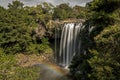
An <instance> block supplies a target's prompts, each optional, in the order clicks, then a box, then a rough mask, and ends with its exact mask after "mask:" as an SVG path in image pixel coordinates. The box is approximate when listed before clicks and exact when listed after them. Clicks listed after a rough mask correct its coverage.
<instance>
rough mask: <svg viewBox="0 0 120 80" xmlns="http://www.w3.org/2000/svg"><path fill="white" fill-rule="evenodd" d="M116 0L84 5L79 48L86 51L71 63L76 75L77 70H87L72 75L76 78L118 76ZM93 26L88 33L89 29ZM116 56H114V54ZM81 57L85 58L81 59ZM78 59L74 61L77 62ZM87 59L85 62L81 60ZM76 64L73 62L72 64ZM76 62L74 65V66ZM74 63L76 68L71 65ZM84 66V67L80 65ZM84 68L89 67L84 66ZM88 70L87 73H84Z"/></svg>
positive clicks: (108, 79)
mask: <svg viewBox="0 0 120 80" xmlns="http://www.w3.org/2000/svg"><path fill="white" fill-rule="evenodd" d="M119 3H120V1H119V0H93V1H92V2H90V3H88V4H87V8H88V9H89V10H88V12H89V13H88V15H89V18H88V20H87V21H86V22H85V25H86V26H85V28H84V30H82V34H81V33H80V34H81V39H82V45H83V46H82V47H83V49H84V50H86V51H87V52H86V55H87V58H85V56H86V55H84V53H81V54H80V57H78V59H77V58H76V59H75V60H74V59H73V63H72V65H71V66H70V70H71V71H72V70H75V69H77V70H76V71H75V72H73V71H72V73H73V75H74V76H75V75H76V74H77V72H81V73H83V72H86V73H85V74H84V75H82V74H78V75H77V76H75V78H76V79H77V80H81V79H83V80H117V79H120V77H119V70H118V68H120V65H119V64H120V63H119V61H118V58H120V57H119V50H118V48H119V45H120V43H119V27H118V26H119V24H120V20H119V10H120V6H119ZM91 26H92V27H93V29H92V31H91V32H90V33H88V32H89V28H90V27H91ZM91 43H93V44H91ZM115 56H117V57H115ZM81 57H82V58H84V59H81ZM76 60H78V61H81V62H79V63H76V62H77V61H76ZM84 61H86V64H84V63H83V62H84ZM75 63H76V64H75ZM75 65H77V66H75ZM74 66H75V67H74ZM82 66H84V67H82ZM86 67H90V68H87V69H86ZM88 69H89V71H90V72H87V71H88Z"/></svg>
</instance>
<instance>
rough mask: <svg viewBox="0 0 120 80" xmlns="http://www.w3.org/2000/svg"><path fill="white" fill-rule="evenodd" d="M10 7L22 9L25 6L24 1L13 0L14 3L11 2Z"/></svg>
mask: <svg viewBox="0 0 120 80" xmlns="http://www.w3.org/2000/svg"><path fill="white" fill-rule="evenodd" d="M8 7H9V8H10V9H21V8H23V3H21V2H20V1H18V0H15V1H12V3H9V5H8Z"/></svg>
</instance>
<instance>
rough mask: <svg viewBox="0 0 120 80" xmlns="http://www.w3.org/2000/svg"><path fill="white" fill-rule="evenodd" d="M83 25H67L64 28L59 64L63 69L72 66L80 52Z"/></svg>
mask: <svg viewBox="0 0 120 80" xmlns="http://www.w3.org/2000/svg"><path fill="white" fill-rule="evenodd" d="M81 28H82V23H66V24H64V26H63V29H62V34H61V40H60V50H59V55H58V60H57V62H58V63H59V65H61V66H63V67H67V66H68V65H70V63H71V60H72V58H73V56H74V55H75V54H76V53H79V51H80V44H81V41H80V40H79V33H80V30H81Z"/></svg>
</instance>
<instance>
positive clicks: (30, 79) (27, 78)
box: [8, 66, 40, 80]
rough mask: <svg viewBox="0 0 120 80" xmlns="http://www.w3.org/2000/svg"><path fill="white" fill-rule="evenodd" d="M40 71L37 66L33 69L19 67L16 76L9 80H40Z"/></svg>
mask: <svg viewBox="0 0 120 80" xmlns="http://www.w3.org/2000/svg"><path fill="white" fill-rule="evenodd" d="M39 72H40V69H39V67H37V66H33V67H25V68H22V67H18V68H17V69H16V70H15V75H14V76H13V77H12V78H9V79H8V80H37V79H39V76H40V75H39Z"/></svg>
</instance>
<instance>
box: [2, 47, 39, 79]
mask: <svg viewBox="0 0 120 80" xmlns="http://www.w3.org/2000/svg"><path fill="white" fill-rule="evenodd" d="M39 71H40V70H39V67H36V66H33V67H24V68H23V67H19V66H18V65H17V61H16V59H15V56H14V55H10V54H9V55H8V54H7V55H6V54H5V53H4V52H3V50H2V49H0V80H37V79H38V78H39Z"/></svg>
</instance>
